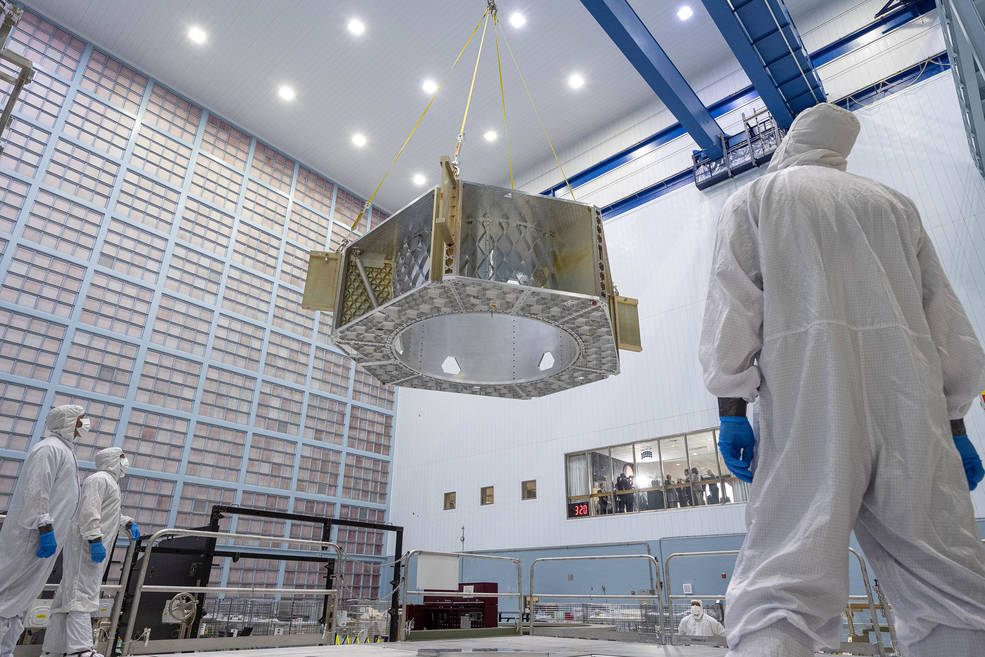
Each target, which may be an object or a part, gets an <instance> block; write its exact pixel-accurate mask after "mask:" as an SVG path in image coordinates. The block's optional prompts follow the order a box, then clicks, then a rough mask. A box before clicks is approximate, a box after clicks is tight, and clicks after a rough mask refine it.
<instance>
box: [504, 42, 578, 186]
mask: <svg viewBox="0 0 985 657" xmlns="http://www.w3.org/2000/svg"><path fill="white" fill-rule="evenodd" d="M503 43H505V44H506V50H507V51H508V52H509V53H510V59H512V60H513V66H514V67H515V68H516V73H517V75H519V76H520V82H522V83H523V90H524V91H526V92H527V98H529V99H530V105H531V107H533V108H534V114H536V115H537V120H538V121H540V129H541V130H543V131H544V136H545V137H547V145H548V146H550V147H551V153H553V154H554V162H556V163H557V168H558V170H559V171H560V172H561V177H562V178H564V184H565V185H566V186H567V187H568V193H569V194H571V200H572V201H573V200H575V192H574V190H572V189H571V183H569V182H568V176H566V175H565V174H564V167H562V166H561V160H560V159H558V156H557V151H556V150H554V144H552V143H551V136H550V135H549V134H547V126H545V125H544V119H542V118H541V117H540V111H538V109H537V103H535V102H534V97H533V96H532V95H531V93H530V88H529V87H528V86H527V80H526V79H525V78H524V77H523V73H521V72H520V65H519V64H517V63H516V55H514V54H513V48H511V47H510V40H509V39H507V38H506V32H505V31H504V32H503Z"/></svg>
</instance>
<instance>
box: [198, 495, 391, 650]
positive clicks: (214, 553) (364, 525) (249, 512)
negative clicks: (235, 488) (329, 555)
mask: <svg viewBox="0 0 985 657" xmlns="http://www.w3.org/2000/svg"><path fill="white" fill-rule="evenodd" d="M234 515H235V516H250V517H255V518H269V519H273V520H296V521H298V522H307V523H312V524H320V525H322V538H321V540H323V541H326V542H328V541H331V540H332V539H331V535H332V527H333V526H337V527H355V528H357V529H375V530H378V531H385V532H393V533H394V534H395V539H394V546H393V554H394V557H393V579H392V580H391V581H390V586H391V587H392V590H393V593H392V594H391V596H390V630H389V636H388V640H389V641H396V640H397V636H398V631H399V629H400V581H401V553H402V552H403V549H404V548H403V545H404V528H403V527H398V526H397V525H389V524H385V523H377V522H366V521H363V520H348V519H345V518H326V517H324V516H309V515H304V514H298V513H287V512H285V511H271V510H269V509H254V508H251V507H245V506H231V505H225V504H216V505H213V506H212V513H211V515H210V520H209V531H214V532H217V531H219V523H220V522H221V521H222V519H223V518H225V517H227V516H234ZM209 547H210V549H211V557H212V558H214V557H231V558H232V559H233V560H234V561H235V560H238V559H239V558H240V557H241V556H250V557H261V558H262V557H264V556H267V557H269V558H277V559H282V560H284V561H324V559H321V558H318V557H306V556H301V555H297V556H294V555H283V554H280V553H273V554H271V553H266V554H265V553H259V552H253V551H252V550H251V551H250V552H248V553H244V552H240V551H236V550H216V549H215V541H214V540H211V541H209ZM332 563H334V562H330V564H329V567H328V572H327V573H326V575H325V588H326V589H330V588H332V576H333V575H334V572H333V568H332V566H331V564H332ZM206 586H208V584H206ZM325 604H326V610H325V612H323V613H327V605H328V602H327V601H326V603H325ZM199 610H200V613H201V611H203V609H202V606H201V605H200V606H199ZM323 618H324V615H323ZM199 621H200V618H198V617H196V618H195V629H196V631H197V628H198V624H199Z"/></svg>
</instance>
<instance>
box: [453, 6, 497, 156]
mask: <svg viewBox="0 0 985 657" xmlns="http://www.w3.org/2000/svg"><path fill="white" fill-rule="evenodd" d="M483 16H485V22H484V23H483V24H482V36H481V37H480V38H479V53H478V54H477V55H476V56H475V68H474V69H472V83H471V84H470V85H469V95H468V98H466V99H465V115H464V116H462V127H461V128H460V129H459V130H458V140H457V141H456V142H455V155H454V157H452V163H453V164H454V165H455V172H456V174H457V172H458V154H459V153H460V152H461V150H462V139H464V138H465V122H466V121H468V120H469V107H471V106H472V92H473V91H474V90H475V77H476V75H477V74H478V73H479V60H480V59H482V44H484V43H485V42H486V28H487V27H489V9H488V8H487V9H486V13H485V14H483Z"/></svg>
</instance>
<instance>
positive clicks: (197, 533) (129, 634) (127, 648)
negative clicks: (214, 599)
mask: <svg viewBox="0 0 985 657" xmlns="http://www.w3.org/2000/svg"><path fill="white" fill-rule="evenodd" d="M183 536H194V537H199V538H215V539H219V538H227V539H235V540H247V541H276V542H278V543H293V544H296V545H306V546H310V547H316V548H321V549H330V550H333V551H334V552H335V558H336V559H337V560H338V561H339V563H341V561H342V559H343V556H344V555H343V552H342V548H340V547H339V546H338V545H336V544H335V543H331V542H328V541H314V540H308V539H301V538H284V537H282V536H260V535H257V534H229V533H225V532H210V531H202V530H197V529H169V528H166V529H161V530H158V531H156V532H154V534H153V535H151V537H150V538H149V539H147V549H146V550H145V551H144V559H143V563H142V564H141V566H140V573H139V574H138V575H137V584H136V587H135V588H134V592H133V600H132V601H131V603H130V613H129V617H128V618H127V624H126V632H125V634H124V637H123V649H122V654H123V655H124V656H125V657H126V656H129V655H133V654H134V652H133V649H134V642H135V640H134V639H133V630H134V627H133V626H134V623H135V622H136V620H137V611H138V609H139V608H140V598H141V596H142V595H143V593H144V592H148V593H250V594H253V595H301V596H325V597H326V598H333V599H334V601H335V604H334V606H333V609H338V606H339V590H338V589H268V588H257V587H244V586H166V585H161V584H144V581H145V580H146V578H147V570H148V566H149V565H150V557H151V553H152V552H153V550H154V545H155V543H157V542H158V541H159V540H161V539H162V538H165V537H167V538H173V537H183ZM132 560H133V550H130V551H128V552H127V558H126V560H125V562H124V570H123V575H122V577H121V581H120V586H121V587H122V589H123V590H124V591H125V590H126V587H127V584H128V583H129V573H130V567H131V565H132ZM326 560H327V559H326ZM122 598H123V596H122V595H118V596H117V604H116V605H114V608H113V611H114V614H113V618H112V620H111V625H110V632H109V641H110V642H112V641H114V640H115V637H116V633H117V629H118V618H119V609H118V608H117V607H118V605H120V604H122ZM332 629H333V628H330V627H329V626H328V623H327V622H326V624H325V627H324V630H323V632H322V638H323V639H325V638H327V635H328V633H329V632H330V631H331V630H332Z"/></svg>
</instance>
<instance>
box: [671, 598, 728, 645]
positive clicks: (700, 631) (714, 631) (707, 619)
mask: <svg viewBox="0 0 985 657" xmlns="http://www.w3.org/2000/svg"><path fill="white" fill-rule="evenodd" d="M677 633H678V634H682V635H684V636H720V637H724V636H725V628H724V627H722V624H721V623H719V622H718V621H717V620H715V619H714V618H712V617H711V616H709V615H708V614H706V613H705V610H704V607H702V606H701V600H691V613H689V614H688V615H687V616H685V617H684V618H682V619H681V624H680V625H678V626H677Z"/></svg>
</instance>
